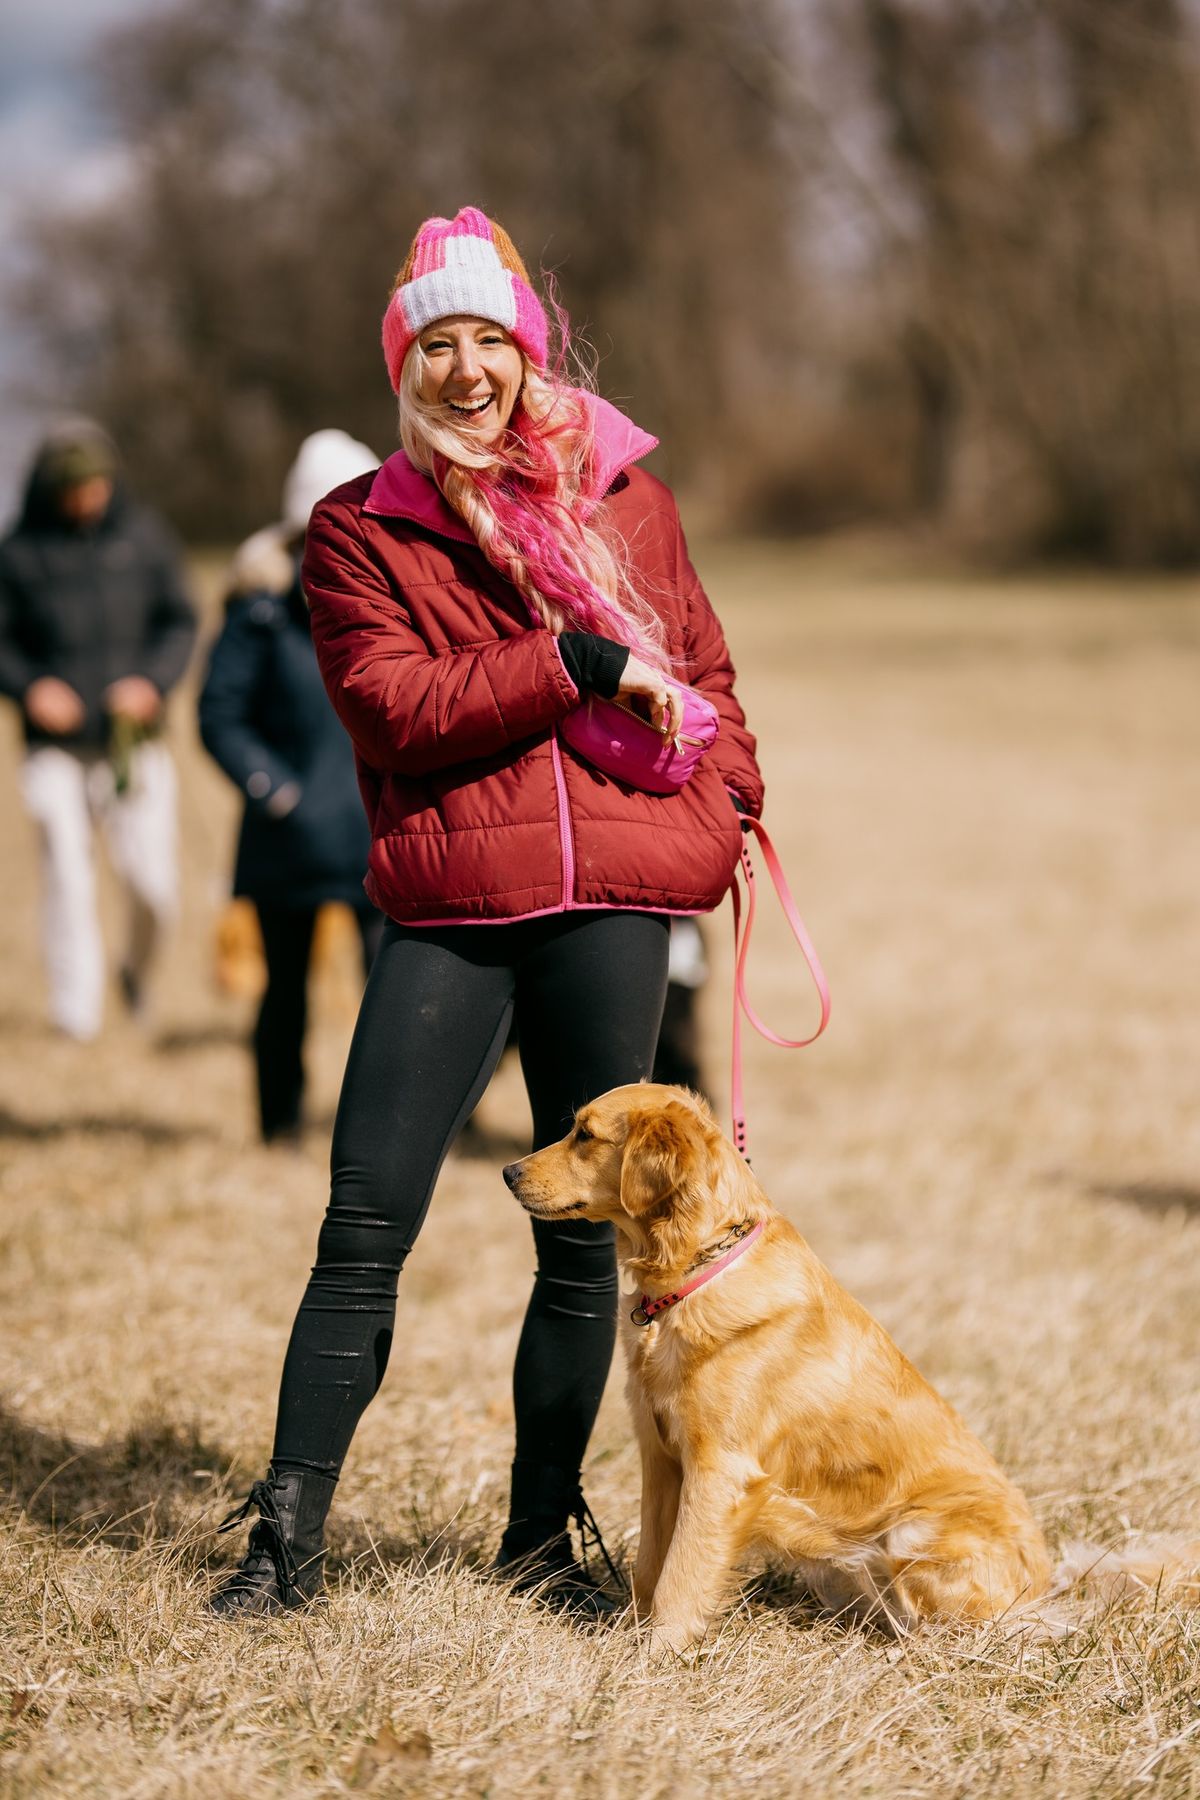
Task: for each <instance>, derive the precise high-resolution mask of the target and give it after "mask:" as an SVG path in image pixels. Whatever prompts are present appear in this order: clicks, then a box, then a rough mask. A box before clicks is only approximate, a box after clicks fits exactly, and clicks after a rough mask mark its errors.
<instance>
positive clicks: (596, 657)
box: [558, 631, 629, 700]
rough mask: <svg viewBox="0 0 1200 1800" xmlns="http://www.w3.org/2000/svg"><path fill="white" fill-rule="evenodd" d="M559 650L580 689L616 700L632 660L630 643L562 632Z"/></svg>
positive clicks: (578, 633) (568, 672) (587, 632)
mask: <svg viewBox="0 0 1200 1800" xmlns="http://www.w3.org/2000/svg"><path fill="white" fill-rule="evenodd" d="M558 648H559V652H560V654H561V656H562V659H563V662H564V664H565V665H566V670H567V674H568V675H569V676H570V677H571V680H572V681H573V682H574V683H575V686H576V687H577V688H580V689H583V688H588V689H590V690H591V692H592V693H594V694H599V695H600V697H601V699H602V700H611V699H613V697H614V696H615V695H616V693H617V690H618V689H619V687H620V685H621V677H622V675H623V674H624V673H625V664H626V663H627V662H628V661H629V646H628V644H618V643H617V642H616V640H615V639H614V638H607V637H601V636H600V635H599V633H598V632H594V631H562V632H560V633H559V637H558Z"/></svg>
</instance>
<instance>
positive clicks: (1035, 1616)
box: [1003, 1534, 1200, 1641]
mask: <svg viewBox="0 0 1200 1800" xmlns="http://www.w3.org/2000/svg"><path fill="white" fill-rule="evenodd" d="M1159 1604H1164V1605H1174V1606H1180V1605H1182V1606H1196V1605H1200V1539H1190V1540H1189V1539H1187V1538H1183V1537H1172V1536H1168V1535H1166V1534H1160V1535H1158V1536H1144V1537H1135V1538H1131V1539H1130V1540H1129V1542H1128V1543H1127V1544H1126V1545H1125V1546H1124V1548H1123V1549H1120V1550H1109V1549H1105V1547H1104V1545H1103V1544H1089V1543H1085V1542H1084V1541H1083V1540H1082V1539H1072V1540H1070V1541H1068V1542H1067V1543H1065V1544H1063V1546H1062V1549H1061V1552H1060V1555H1059V1559H1058V1563H1057V1564H1056V1566H1055V1570H1054V1577H1053V1580H1052V1581H1051V1583H1050V1586H1049V1588H1048V1589H1047V1591H1046V1592H1045V1593H1044V1594H1042V1595H1040V1596H1039V1597H1038V1598H1037V1599H1036V1600H1029V1601H1026V1602H1024V1603H1021V1604H1018V1605H1017V1606H1014V1607H1013V1608H1012V1609H1011V1610H1010V1611H1009V1612H1008V1613H1006V1614H1005V1615H1004V1620H1003V1624H1004V1627H1005V1629H1006V1631H1007V1632H1008V1633H1009V1634H1010V1635H1015V1636H1020V1637H1024V1638H1026V1639H1032V1640H1033V1641H1037V1640H1039V1639H1041V1640H1045V1639H1047V1638H1064V1637H1069V1636H1070V1635H1071V1633H1072V1632H1074V1631H1079V1630H1080V1629H1082V1627H1084V1626H1086V1625H1087V1624H1089V1623H1090V1622H1092V1621H1094V1620H1096V1619H1097V1618H1099V1617H1101V1616H1102V1615H1103V1614H1105V1613H1108V1612H1110V1611H1111V1610H1112V1609H1113V1608H1115V1607H1120V1608H1122V1609H1124V1608H1125V1607H1129V1606H1134V1607H1137V1606H1141V1607H1153V1606H1158V1605H1159Z"/></svg>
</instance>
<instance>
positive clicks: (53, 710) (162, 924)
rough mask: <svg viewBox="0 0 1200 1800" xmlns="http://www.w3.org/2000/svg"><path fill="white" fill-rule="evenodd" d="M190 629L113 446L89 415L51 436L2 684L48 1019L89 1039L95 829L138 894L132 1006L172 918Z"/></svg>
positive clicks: (96, 971)
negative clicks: (28, 819)
mask: <svg viewBox="0 0 1200 1800" xmlns="http://www.w3.org/2000/svg"><path fill="white" fill-rule="evenodd" d="M195 631H196V623H195V615H194V613H193V609H192V606H191V602H190V600H189V599H188V596H187V593H186V591H185V588H184V583H183V578H182V573H181V556H180V551H179V547H178V545H177V544H176V542H175V540H174V538H173V536H172V535H171V533H170V532H169V531H168V529H167V527H166V526H165V525H164V524H163V522H162V521H161V520H160V519H158V518H157V517H156V516H155V515H154V514H153V513H151V512H149V511H147V510H146V509H145V508H144V507H141V506H136V505H134V504H133V502H132V501H131V500H130V499H129V498H128V496H127V494H126V493H125V491H124V489H123V486H122V483H121V481H120V478H119V472H118V459H117V453H116V449H115V446H114V445H113V442H112V440H111V439H110V438H109V437H108V435H107V434H106V433H105V432H104V431H102V430H101V429H100V427H99V426H97V425H94V424H92V423H91V422H90V421H86V420H81V421H71V422H69V423H67V424H65V425H63V426H61V427H60V428H58V429H57V430H55V431H54V432H52V433H51V434H50V436H48V437H47V439H46V440H45V442H44V443H43V444H42V446H41V448H40V449H39V451H38V453H37V456H36V458H35V460H34V463H33V467H32V470H31V472H30V476H29V481H28V484H27V487H26V490H25V497H24V504H23V506H22V510H21V514H20V517H19V519H18V521H17V524H16V525H15V527H14V528H13V529H12V530H11V531H10V532H9V534H8V536H7V537H6V538H5V539H4V540H3V542H2V543H0V693H3V694H5V695H7V696H8V698H10V699H12V700H15V701H16V702H17V704H18V705H19V707H20V709H21V718H22V723H23V726H24V732H25V744H26V756H25V761H24V764H23V767H22V771H21V786H22V791H23V794H24V798H25V803H26V806H27V808H28V810H29V812H30V814H31V815H32V817H33V819H34V821H35V822H36V825H37V828H38V834H39V839H40V847H41V863H42V941H43V949H44V953H45V961H46V969H47V974H48V979H49V989H50V1015H51V1019H52V1021H53V1023H54V1024H55V1025H56V1026H57V1028H58V1029H59V1030H61V1031H63V1032H65V1033H67V1034H68V1035H69V1036H71V1037H74V1038H78V1039H80V1040H87V1039H89V1038H93V1037H95V1035H96V1033H97V1032H98V1031H99V1029H100V1024H101V1017H102V1012H103V1000H104V951H103V945H102V942H101V937H100V927H99V922H98V919H97V914H96V896H95V884H94V877H93V871H92V827H93V824H94V823H99V825H100V826H101V828H102V830H103V833H104V836H105V838H106V840H107V845H108V850H109V854H110V857H111V860H112V862H113V865H114V867H115V869H116V872H117V874H118V876H119V877H120V879H121V881H122V883H123V885H124V887H125V889H126V892H127V894H128V897H129V908H130V923H129V937H128V942H127V945H126V949H125V953H124V956H123V958H122V960H121V963H120V968H119V971H118V973H119V981H120V988H121V993H122V995H123V997H124V999H125V1001H126V1003H127V1005H128V1006H129V1007H130V1009H131V1010H132V1011H134V1012H137V1013H144V1011H145V1004H146V981H147V977H148V974H149V971H150V967H151V963H152V961H153V959H154V956H155V953H156V951H157V949H158V947H159V944H160V941H161V937H162V933H163V931H164V929H165V928H166V926H167V925H168V924H169V923H170V921H171V920H172V918H173V917H174V914H175V910H176V887H177V871H176V826H175V772H174V768H173V765H172V763H171V759H170V756H169V754H168V752H167V749H166V746H165V745H164V744H163V742H162V741H161V737H160V732H161V729H162V723H163V702H164V699H165V697H166V695H167V694H168V693H169V692H170V690H171V689H172V688H173V687H174V686H175V683H176V682H177V681H178V680H179V678H180V676H181V675H182V674H183V672H184V669H185V667H186V665H187V661H188V657H189V655H190V653H191V649H192V644H193V641H194V639H195Z"/></svg>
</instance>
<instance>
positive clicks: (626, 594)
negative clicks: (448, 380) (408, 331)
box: [399, 293, 670, 671]
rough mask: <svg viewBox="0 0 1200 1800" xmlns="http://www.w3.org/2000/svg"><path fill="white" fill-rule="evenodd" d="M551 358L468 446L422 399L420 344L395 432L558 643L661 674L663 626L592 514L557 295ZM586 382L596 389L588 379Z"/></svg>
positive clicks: (587, 434)
mask: <svg viewBox="0 0 1200 1800" xmlns="http://www.w3.org/2000/svg"><path fill="white" fill-rule="evenodd" d="M550 305H551V308H552V310H553V314H554V319H555V324H556V327H557V329H556V333H555V336H556V339H557V343H556V346H555V353H554V356H553V358H552V360H551V362H550V363H549V366H548V367H547V368H544V369H539V368H537V367H536V365H535V364H534V363H533V362H532V361H531V360H530V358H529V357H528V356H526V357H524V365H525V379H524V382H523V384H522V390H521V396H520V398H519V399H518V401H517V404H516V406H515V407H514V409H513V414H512V418H511V419H510V420H509V423H508V428H507V430H506V432H505V433H504V436H503V438H502V439H501V440H500V441H498V442H497V443H495V444H489V445H479V444H475V443H472V442H471V441H470V438H469V436H468V434H467V433H465V432H462V431H459V430H457V429H456V428H455V427H454V425H453V424H452V423H450V422H449V421H448V420H446V418H445V416H444V414H443V413H442V412H441V409H439V408H437V407H430V406H427V405H426V404H425V403H423V402H422V401H421V400H420V398H419V393H418V388H419V383H420V375H421V368H420V361H419V358H420V357H421V355H422V352H421V349H420V345H419V343H416V344H414V345H413V347H412V349H411V350H410V351H409V354H408V356H407V357H406V359H405V365H404V369H403V372H402V379H401V383H400V390H399V391H400V430H401V439H402V441H403V443H404V448H405V450H406V451H407V452H408V455H409V459H410V461H412V462H413V463H415V464H416V466H417V467H418V468H424V469H425V471H426V472H427V473H428V474H430V475H432V477H433V479H434V480H435V481H436V482H437V485H438V487H439V488H440V489H441V491H442V493H443V495H444V496H445V498H446V500H447V502H448V503H449V505H451V506H452V507H453V508H454V510H455V511H456V512H457V513H458V514H459V516H460V517H461V518H462V519H463V520H464V521H465V523H466V524H467V525H468V526H469V527H470V529H471V531H472V533H473V535H474V537H475V538H476V541H477V542H478V544H479V547H480V549H481V550H482V551H483V553H484V555H485V556H486V557H487V559H488V561H489V562H490V563H491V564H492V565H493V566H494V567H495V568H497V569H499V570H500V572H501V573H502V574H503V575H505V576H507V577H508V579H509V580H510V581H511V582H512V583H513V585H514V586H515V587H516V588H517V589H518V591H519V592H520V593H521V594H522V596H523V597H524V599H525V601H526V603H527V604H528V605H529V606H530V608H531V609H532V611H533V612H534V613H535V614H536V615H537V617H539V618H540V619H541V620H542V622H543V623H544V624H546V625H547V626H548V627H549V628H550V630H551V631H553V632H555V633H557V632H559V631H562V630H564V629H566V630H575V631H590V632H596V633H598V634H599V635H600V636H601V637H608V638H614V639H616V641H617V642H618V643H622V644H627V645H628V646H629V648H630V649H631V650H632V651H633V652H634V654H635V655H637V656H639V657H641V658H642V659H643V660H644V661H646V662H648V663H650V664H651V666H653V667H655V668H658V669H661V670H664V671H666V670H667V669H668V668H669V666H670V657H669V655H668V653H667V649H666V642H665V635H664V632H663V627H662V622H661V620H660V619H659V617H658V615H657V613H655V611H654V609H653V608H652V607H651V606H650V605H649V604H648V602H647V601H646V600H645V599H644V598H643V597H642V596H641V595H640V594H639V593H638V592H637V590H636V589H635V588H634V586H633V583H632V582H631V581H630V579H629V575H628V572H627V547H626V546H625V544H624V543H623V542H622V541H621V540H620V539H619V538H618V537H617V535H616V533H615V532H614V531H613V530H612V529H611V527H606V524H605V521H604V520H603V517H602V516H598V515H597V514H596V510H595V509H596V506H597V502H598V501H599V500H600V499H601V498H602V497H603V496H602V495H601V494H600V493H598V492H597V471H596V452H595V443H594V440H593V433H592V426H591V418H590V414H589V412H588V409H587V406H586V404H585V400H584V392H585V391H586V389H581V386H580V383H579V380H578V379H577V380H576V381H575V382H574V383H571V382H569V381H568V380H567V379H566V378H565V369H566V363H567V355H568V348H569V345H570V332H569V326H568V323H567V318H566V315H565V313H564V312H563V310H562V308H561V307H560V306H559V305H558V302H557V300H556V299H555V297H554V295H553V293H552V294H551V295H550ZM581 374H582V379H583V381H584V382H585V383H586V384H587V387H588V388H590V386H591V372H590V370H587V369H583V370H582V371H581Z"/></svg>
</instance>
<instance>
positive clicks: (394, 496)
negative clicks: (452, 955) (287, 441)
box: [303, 401, 762, 925]
mask: <svg viewBox="0 0 1200 1800" xmlns="http://www.w3.org/2000/svg"><path fill="white" fill-rule="evenodd" d="M594 406H595V421H596V433H597V445H598V450H599V452H600V458H601V471H602V477H603V478H602V480H601V482H600V483H599V484H598V486H600V487H601V488H602V489H604V490H605V492H604V498H603V499H602V500H601V501H600V503H599V504H600V505H601V506H603V507H605V508H607V509H609V510H610V513H611V517H612V519H613V520H614V522H615V524H616V525H617V527H618V528H619V530H620V531H621V533H622V535H623V537H624V539H625V541H626V543H627V544H628V545H629V547H630V560H631V564H632V569H631V573H632V575H633V579H634V581H635V582H636V584H637V585H638V587H639V590H640V591H641V592H642V593H643V594H645V595H646V596H647V597H648V598H649V599H650V600H651V603H652V604H653V605H654V606H655V607H656V608H657V609H658V611H659V612H660V614H661V616H662V618H663V619H664V621H665V623H666V625H667V628H668V638H669V647H670V649H671V652H672V654H673V655H674V656H675V657H676V658H677V659H678V660H677V663H676V668H677V671H678V673H679V675H680V677H681V679H684V680H686V681H687V682H689V683H690V684H691V685H692V686H694V687H696V688H698V689H699V690H700V691H701V692H703V693H704V694H706V695H707V696H708V698H709V699H710V700H711V701H712V702H713V704H714V705H715V706H716V708H717V710H718V712H719V714H720V718H721V728H720V734H719V736H718V738H717V741H716V743H715V745H714V746H713V748H712V750H711V751H710V752H709V754H708V755H707V756H706V757H705V758H704V760H703V761H702V763H701V764H700V766H699V768H698V769H697V771H696V773H695V775H694V776H693V777H692V779H691V781H690V782H689V783H688V784H687V785H686V786H685V787H684V788H682V789H681V790H680V791H679V792H678V793H675V794H671V795H658V794H647V793H643V792H641V791H640V790H638V789H634V788H631V787H629V786H627V785H626V784H625V783H623V782H619V781H615V780H613V779H612V778H611V777H609V776H606V775H604V774H602V773H601V772H600V771H599V770H597V769H595V768H593V767H592V766H591V765H590V764H588V763H586V762H585V761H583V759H582V758H580V757H578V756H577V755H576V754H575V753H574V752H573V751H572V750H571V749H570V748H569V746H568V745H567V744H565V743H564V742H563V741H562V739H561V737H560V735H559V732H558V725H559V723H560V721H561V720H562V719H563V718H564V717H565V716H566V714H567V713H568V712H569V711H570V710H571V709H572V708H573V707H575V706H577V705H578V704H579V703H580V694H579V691H578V689H577V688H576V686H575V684H574V682H573V681H572V679H571V677H570V675H569V674H568V673H567V670H566V668H565V666H564V664H563V660H562V657H561V655H560V653H559V650H558V644H557V640H556V639H555V637H554V635H553V634H552V633H551V632H550V631H548V630H547V629H546V628H545V627H544V626H543V625H542V624H541V622H540V621H533V620H531V616H530V611H529V608H528V607H527V606H526V604H525V601H524V600H523V599H522V597H521V595H520V594H519V593H518V592H517V590H516V588H515V587H513V585H512V584H511V582H509V581H507V580H506V579H505V578H504V577H503V576H502V575H501V574H500V573H499V572H498V571H497V570H496V569H494V568H493V567H492V566H491V564H489V563H488V561H487V560H486V558H485V557H484V556H483V553H482V552H481V551H480V549H479V547H478V545H477V544H476V542H475V540H474V538H473V537H472V536H471V534H470V532H469V530H468V528H467V527H466V525H465V524H464V523H463V522H462V520H461V519H460V518H459V517H458V515H457V514H456V513H454V512H453V511H452V509H451V508H450V507H449V506H447V504H446V502H445V501H444V500H443V499H442V496H441V494H440V492H439V491H438V489H437V487H436V486H435V484H434V483H433V482H432V481H431V480H430V479H429V478H428V477H427V476H425V475H423V474H421V473H420V472H419V471H418V470H416V469H415V468H414V467H413V466H412V464H411V463H409V461H408V459H407V457H406V456H405V455H404V453H403V451H398V452H397V453H396V454H395V455H393V456H391V457H389V458H388V460H387V462H385V463H384V465H383V467H382V468H381V469H380V470H378V471H377V472H376V473H375V474H373V475H365V476H362V477H360V478H359V479H357V480H355V481H351V482H348V483H346V484H345V485H344V486H342V487H340V488H336V489H335V490H334V491H333V493H331V494H329V495H327V496H326V498H325V499H324V500H323V501H321V502H320V503H319V504H318V505H317V507H316V509H315V511H314V512H313V515H312V519H311V521H310V524H309V530H308V540H307V547H306V551H305V557H304V566H303V582H304V590H305V593H306V595H307V598H308V603H309V607H310V609H311V616H312V634H313V643H314V645H315V647H316V651H317V659H318V662H319V664H320V668H321V674H322V676H323V678H324V681H325V686H326V689H327V691H328V693H329V696H330V699H331V700H332V702H333V705H334V707H335V709H336V711H337V713H338V715H339V717H340V718H341V720H342V723H343V724H344V725H345V727H346V730H347V731H348V732H349V734H350V737H351V739H352V740H353V743H354V748H355V752H356V756H357V765H358V779H359V788H360V791H361V793H362V797H363V802H364V804H365V806H366V810H367V818H368V821H369V823H370V827H371V839H372V842H371V852H370V861H369V870H368V874H367V879H366V889H367V893H368V895H369V896H370V898H371V899H372V900H373V901H374V902H375V904H376V905H377V906H378V907H380V908H381V909H382V910H383V911H384V912H386V913H387V914H389V915H390V916H391V917H392V918H393V919H397V920H400V921H401V922H403V923H406V924H411V925H422V924H423V925H433V924H449V923H487V922H494V921H502V920H510V919H516V918H528V917H530V916H532V915H537V914H548V913H556V912H563V911H570V910H573V909H575V908H588V907H592V908H595V907H602V908H618V909H622V908H624V909H636V910H638V911H652V912H668V913H697V912H707V911H710V910H711V909H712V908H713V907H715V906H716V905H717V904H718V903H719V901H720V900H721V898H722V896H723V895H724V894H725V892H726V891H727V889H728V887H729V885H730V882H731V880H732V878H733V872H734V868H735V866H736V864H737V861H738V856H739V853H740V849H741V828H740V826H739V823H738V818H737V813H736V811H735V808H734V806H733V802H732V799H731V797H730V796H731V794H736V795H737V797H738V799H739V800H740V801H741V803H742V805H743V806H744V807H745V808H746V810H747V811H749V812H751V813H755V814H757V813H758V812H759V811H760V810H761V807H762V779H761V776H760V775H759V771H758V766H757V764H756V762H755V756H754V738H753V737H752V736H751V734H750V732H749V731H748V730H747V728H746V724H745V719H744V717H743V714H742V710H741V708H740V706H739V705H738V702H737V699H736V697H735V695H734V691H733V684H734V671H733V667H732V664H731V663H730V660H729V653H728V651H727V649H726V646H725V640H724V638H723V636H722V633H721V628H720V626H719V624H718V623H717V619H716V616H715V615H714V613H713V611H712V608H711V606H710V605H709V602H708V600H707V598H706V597H705V594H704V590H703V589H702V587H701V585H700V582H699V580H698V578H697V576H696V572H695V570H694V569H693V568H692V565H691V563H690V561H689V560H688V554H687V548H686V546H685V544H684V539H683V533H682V531H681V529H680V525H679V516H678V512H677V510H676V506H675V502H674V500H673V498H672V496H671V493H670V491H669V489H667V488H666V487H664V486H663V484H662V482H660V481H658V480H656V479H655V478H654V477H653V476H652V475H649V474H647V473H646V472H645V471H644V470H641V469H638V468H636V467H635V466H634V464H635V463H636V462H637V460H638V459H639V458H640V457H642V456H644V455H645V454H646V453H647V452H648V451H649V450H651V449H652V448H653V447H654V442H655V440H654V439H653V438H651V437H648V436H647V435H646V433H644V432H642V431H639V430H638V428H637V427H636V426H635V425H633V424H632V423H631V422H630V421H629V420H628V419H626V418H625V417H624V415H623V414H621V413H619V412H617V411H616V409H615V408H613V407H610V406H608V405H607V404H606V403H605V402H603V401H597V402H594Z"/></svg>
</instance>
